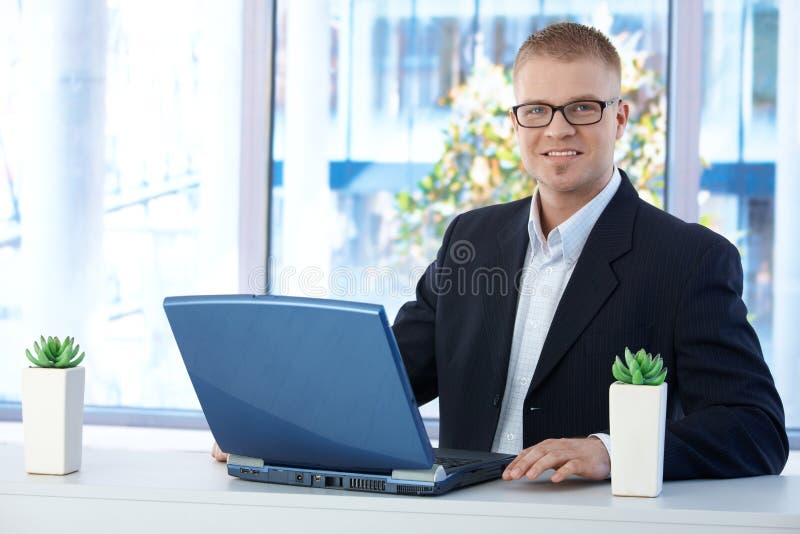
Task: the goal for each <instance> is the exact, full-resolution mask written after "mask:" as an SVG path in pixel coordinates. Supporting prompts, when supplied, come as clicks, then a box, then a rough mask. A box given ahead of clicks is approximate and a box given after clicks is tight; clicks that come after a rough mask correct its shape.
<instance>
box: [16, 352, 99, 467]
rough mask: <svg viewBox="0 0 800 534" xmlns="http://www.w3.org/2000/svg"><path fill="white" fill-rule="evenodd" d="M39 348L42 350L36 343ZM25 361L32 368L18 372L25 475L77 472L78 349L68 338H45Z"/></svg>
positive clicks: (80, 401) (80, 439)
mask: <svg viewBox="0 0 800 534" xmlns="http://www.w3.org/2000/svg"><path fill="white" fill-rule="evenodd" d="M39 342H41V344H40V343H39ZM39 342H37V341H34V343H33V349H34V352H35V353H36V356H34V355H33V354H31V351H30V350H29V349H26V350H25V355H26V356H27V357H28V360H30V362H31V363H32V364H33V366H30V367H27V368H25V369H23V370H22V427H23V433H24V436H25V437H24V440H25V470H26V471H27V472H28V473H37V474H48V475H66V474H68V473H72V472H74V471H77V470H78V469H80V467H81V450H82V445H83V391H84V385H85V371H84V368H83V367H78V364H79V363H81V361H83V357H84V356H85V353H81V355H80V356H78V352H79V350H80V345H76V344H75V338H72V337H67V338H66V339H65V340H64V342H63V343H62V342H61V341H60V340H59V339H58V338H57V337H48V338H47V339H45V338H44V336H41V337H40V338H39Z"/></svg>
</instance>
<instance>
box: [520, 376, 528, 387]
mask: <svg viewBox="0 0 800 534" xmlns="http://www.w3.org/2000/svg"><path fill="white" fill-rule="evenodd" d="M519 383H520V384H522V385H523V386H527V385H528V379H527V378H520V379H519Z"/></svg>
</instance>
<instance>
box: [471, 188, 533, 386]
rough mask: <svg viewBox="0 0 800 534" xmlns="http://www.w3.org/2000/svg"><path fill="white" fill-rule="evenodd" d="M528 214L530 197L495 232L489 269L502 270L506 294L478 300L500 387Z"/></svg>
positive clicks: (491, 294) (504, 374)
mask: <svg viewBox="0 0 800 534" xmlns="http://www.w3.org/2000/svg"><path fill="white" fill-rule="evenodd" d="M529 215H530V198H528V199H524V201H519V204H518V205H517V206H515V211H514V212H513V213H512V214H511V217H510V218H509V221H508V223H507V224H505V225H504V226H503V227H502V228H501V229H500V230H499V232H498V234H497V241H496V243H497V250H496V254H497V255H496V257H495V260H494V261H493V262H491V263H490V265H489V267H500V268H501V269H502V270H503V273H504V274H505V276H506V280H507V281H508V285H507V291H506V292H505V294H503V292H501V291H493V292H489V293H487V294H486V295H485V296H484V297H483V298H482V299H481V300H482V303H483V325H484V331H485V333H486V335H487V337H489V339H492V340H493V342H492V343H490V346H491V347H492V355H491V356H492V357H491V360H492V368H493V370H494V375H495V376H494V380H495V383H498V384H500V385H504V384H505V381H506V377H507V375H508V362H509V356H510V354H511V339H512V337H513V335H514V321H515V318H516V315H517V301H518V300H519V280H518V276H519V275H520V273H521V271H522V263H523V262H524V261H525V252H526V251H527V249H528V242H529V237H528V217H529ZM490 325H491V327H490ZM492 327H493V328H492Z"/></svg>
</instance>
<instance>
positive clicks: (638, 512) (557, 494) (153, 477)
mask: <svg viewBox="0 0 800 534" xmlns="http://www.w3.org/2000/svg"><path fill="white" fill-rule="evenodd" d="M545 475H549V474H548V473H546V474H545ZM643 527H645V528H646V529H647V530H645V531H644V532H647V533H648V534H649V533H656V532H665V533H670V534H672V533H673V532H676V531H678V532H721V533H722V532H724V533H726V534H727V533H731V532H748V533H750V532H762V531H763V532H800V477H794V476H780V477H778V476H775V477H758V478H749V479H735V480H706V481H687V482H667V483H665V484H664V491H663V493H662V495H661V496H660V497H658V498H656V499H645V498H631V497H613V496H612V495H611V488H610V483H609V482H607V481H605V482H591V481H584V480H578V479H574V480H567V481H565V482H563V483H561V484H558V485H556V484H552V483H550V482H549V481H548V480H547V478H546V476H544V477H542V478H540V479H539V480H537V481H534V482H529V481H517V482H503V481H499V480H498V481H494V482H489V483H485V484H481V485H478V486H474V487H471V488H465V489H462V490H457V491H454V492H452V493H450V494H448V495H444V496H441V497H401V496H397V497H396V496H391V495H373V494H367V493H353V492H349V491H337V490H312V489H306V488H295V487H288V486H276V485H271V484H261V483H258V482H246V481H242V480H238V479H236V478H232V477H229V476H228V474H227V472H226V469H225V465H224V464H219V463H216V462H214V461H213V460H212V459H211V458H210V456H208V454H206V453H193V452H185V453H182V452H173V453H158V454H153V453H145V452H126V451H104V450H92V449H85V450H84V458H83V466H82V468H81V471H80V472H78V473H73V474H72V475H67V476H65V477H55V476H42V475H28V474H26V473H25V471H24V467H23V460H22V447H21V446H18V445H0V533H3V534H6V533H9V534H10V533H15V534H16V533H18V532H19V533H25V532H57V531H58V532H80V533H82V534H83V533H91V532H102V533H104V534H122V533H127V532H131V533H134V532H135V533H137V534H138V533H142V532H192V533H199V532H215V533H224V532H236V531H237V530H238V529H247V530H241V532H251V531H253V532H292V533H294V532H298V533H299V532H315V533H322V532H324V533H328V532H347V533H372V532H404V533H408V532H412V533H418V532H437V533H439V534H444V533H449V532H457V533H468V532H475V533H481V534H484V533H495V532H514V533H517V532H520V533H521V532H538V533H547V534H552V533H556V532H584V533H592V534H599V533H601V532H615V533H622V532H637V533H640V532H643V531H642V528H643Z"/></svg>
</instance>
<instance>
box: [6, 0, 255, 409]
mask: <svg viewBox="0 0 800 534" xmlns="http://www.w3.org/2000/svg"><path fill="white" fill-rule="evenodd" d="M91 6H92V7H91V8H90V9H89V10H88V12H87V11H86V9H87V8H86V6H85V5H84V3H76V2H64V3H61V4H59V10H57V11H55V12H50V11H46V10H48V9H49V8H47V7H39V5H38V4H37V3H36V2H25V1H22V2H2V3H0V272H2V273H3V276H2V277H0V337H1V338H2V340H3V342H2V345H3V355H2V357H0V401H5V402H14V401H18V399H19V388H20V378H19V377H20V375H19V369H20V368H21V366H22V365H24V363H23V362H24V360H22V359H21V358H24V348H25V347H29V346H30V345H31V344H32V342H33V340H34V339H35V338H36V337H38V335H39V334H45V335H60V336H62V337H63V336H66V335H75V336H76V338H77V340H78V342H80V343H81V346H82V347H83V348H85V349H86V352H87V359H86V364H87V369H88V373H87V375H88V379H87V388H86V396H85V400H86V404H87V405H95V406H102V407H127V408H130V407H153V408H171V409H176V408H182V409H197V408H199V405H198V403H197V399H196V397H195V395H194V391H193V390H192V387H191V384H190V382H189V380H188V377H187V375H186V371H185V369H184V367H183V363H182V361H181V358H180V356H179V354H178V351H177V347H176V346H175V342H174V340H173V338H172V334H171V332H170V330H169V325H168V324H167V321H166V317H165V315H164V312H163V309H162V306H161V303H162V300H163V298H164V297H165V296H167V295H176V294H195V293H236V292H237V291H238V289H239V284H238V268H239V265H238V262H239V241H238V237H239V172H240V152H239V151H240V137H239V136H240V131H241V106H242V83H241V79H242V73H241V65H242V19H243V17H242V5H241V3H236V2H227V1H226V2H219V1H213V0H208V1H203V2H168V3H159V4H156V3H152V2H123V1H109V2H108V3H107V4H103V3H97V2H94V3H91ZM34 36H35V37H34Z"/></svg>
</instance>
